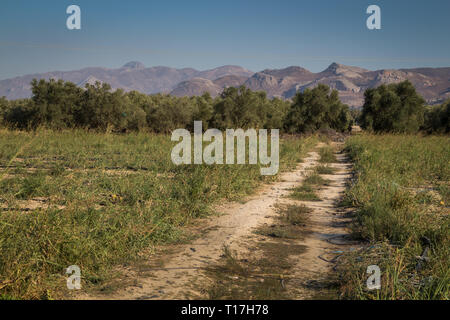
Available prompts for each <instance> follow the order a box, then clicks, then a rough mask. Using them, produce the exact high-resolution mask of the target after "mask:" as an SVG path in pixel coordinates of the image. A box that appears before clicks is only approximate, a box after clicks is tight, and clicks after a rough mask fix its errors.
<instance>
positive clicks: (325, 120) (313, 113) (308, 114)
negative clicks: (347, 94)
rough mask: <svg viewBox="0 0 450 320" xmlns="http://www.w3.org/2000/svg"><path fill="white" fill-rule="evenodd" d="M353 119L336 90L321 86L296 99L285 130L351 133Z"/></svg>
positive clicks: (293, 131) (291, 131)
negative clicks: (329, 130) (331, 130)
mask: <svg viewBox="0 0 450 320" xmlns="http://www.w3.org/2000/svg"><path fill="white" fill-rule="evenodd" d="M352 124H353V119H352V116H351V114H350V110H349V108H348V106H347V105H344V104H343V103H342V102H341V101H340V100H339V95H338V92H337V91H336V90H332V91H331V92H330V87H328V86H327V85H324V84H319V85H318V86H317V87H315V88H314V89H312V90H311V89H306V90H305V91H304V92H299V93H297V95H296V96H295V98H294V104H293V105H292V107H291V109H290V111H289V113H288V114H287V117H286V121H285V124H284V126H285V129H286V131H287V132H290V133H299V132H314V131H316V130H319V129H323V128H331V129H334V130H337V131H341V132H344V131H349V130H350V129H351V126H352Z"/></svg>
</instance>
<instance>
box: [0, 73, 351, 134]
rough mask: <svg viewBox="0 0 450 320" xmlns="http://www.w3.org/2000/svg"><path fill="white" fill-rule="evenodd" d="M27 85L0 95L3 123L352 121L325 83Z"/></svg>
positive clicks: (104, 126)
mask: <svg viewBox="0 0 450 320" xmlns="http://www.w3.org/2000/svg"><path fill="white" fill-rule="evenodd" d="M31 86H32V93H33V95H32V97H31V98H30V99H21V100H14V101H8V100H6V99H5V98H1V99H0V123H1V124H2V125H3V126H5V127H9V128H18V129H34V128H36V127H40V126H44V127H47V128H51V129H66V128H86V129H94V130H100V131H114V132H124V131H131V130H142V129H144V130H149V131H152V132H157V133H168V132H171V131H173V130H175V129H178V128H187V129H192V126H193V123H194V120H201V121H202V122H203V128H208V127H210V128H218V129H221V130H223V129H226V128H244V129H246V128H277V129H281V130H282V131H284V132H289V133H306V132H313V131H316V130H319V129H325V128H329V129H334V130H337V131H348V130H350V129H351V125H352V124H353V118H352V116H351V114H350V111H349V108H348V106H347V105H344V104H342V103H341V102H340V101H339V97H338V93H337V91H335V90H330V88H329V87H328V86H325V85H319V86H318V87H316V88H314V89H312V90H309V89H307V90H305V91H304V92H303V93H298V94H297V95H296V97H295V98H294V102H290V101H286V100H282V99H279V98H272V99H269V98H267V96H266V93H265V92H254V91H251V90H250V89H248V88H246V87H244V86H242V87H239V88H234V87H229V88H226V89H224V91H223V92H222V94H221V95H220V96H218V97H216V98H212V97H211V96H210V95H209V94H208V93H205V94H203V95H202V96H194V97H175V96H171V95H166V94H154V95H146V94H142V93H139V92H137V91H131V92H124V91H123V90H121V89H118V90H114V91H113V90H112V89H111V87H110V86H109V85H108V84H105V83H103V84H101V83H99V82H97V83H96V84H95V85H91V84H87V85H86V87H85V88H79V87H77V86H76V85H75V84H73V83H71V82H64V81H62V80H59V81H55V80H49V81H46V80H40V81H37V80H33V81H32V83H31Z"/></svg>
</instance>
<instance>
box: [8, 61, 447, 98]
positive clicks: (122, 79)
mask: <svg viewBox="0 0 450 320" xmlns="http://www.w3.org/2000/svg"><path fill="white" fill-rule="evenodd" d="M33 78H37V79H50V78H54V79H62V80H65V81H71V82H73V83H76V84H77V85H78V86H80V87H84V86H85V85H86V84H87V83H89V84H94V83H95V82H96V81H99V82H106V83H109V84H110V85H111V86H112V87H113V88H114V89H116V88H123V89H124V90H126V91H130V90H137V91H140V92H143V93H147V94H153V93H158V92H162V93H171V94H174V95H176V96H191V95H201V94H203V93H204V92H209V93H210V94H211V95H212V96H216V95H218V94H220V92H222V90H223V89H224V88H226V87H230V86H231V87H238V86H240V85H245V86H247V87H249V88H250V89H252V90H263V91H266V92H267V95H268V96H269V97H280V98H284V99H289V98H292V97H293V96H294V95H295V94H296V93H297V92H299V91H304V90H305V89H307V88H313V87H315V86H317V85H318V84H319V83H324V84H327V85H329V86H330V87H331V88H333V89H336V90H338V91H339V95H340V98H341V100H342V101H343V102H344V103H347V104H349V105H350V106H361V105H362V104H363V103H364V91H365V90H366V89H367V88H373V87H376V86H379V85H381V84H383V83H396V82H400V81H403V80H409V81H411V82H412V83H413V84H414V86H415V87H416V89H417V91H418V92H419V93H420V94H421V95H422V96H423V97H424V98H425V99H426V100H427V102H428V103H430V104H434V103H440V102H442V101H444V100H445V99H448V98H450V68H416V69H400V70H377V71H370V70H366V69H363V68H359V67H353V66H346V65H342V64H338V63H332V64H331V65H330V66H329V67H328V68H326V69H325V70H324V71H322V72H318V73H313V72H310V71H308V70H306V69H304V68H301V67H297V66H291V67H287V68H283V69H265V70H263V71H260V72H256V73H254V72H252V71H250V70H247V69H245V68H242V67H239V66H222V67H218V68H215V69H210V70H204V71H198V70H195V69H192V68H183V69H175V68H169V67H150V68H147V67H145V65H143V64H142V63H140V62H137V61H132V62H128V63H127V64H125V65H124V66H122V67H121V68H118V69H107V68H100V67H91V68H84V69H81V70H76V71H65V72H63V71H55V72H48V73H42V74H33V75H26V76H22V77H16V78H12V79H6V80H2V81H0V96H6V97H7V98H8V99H18V98H26V97H30V96H31V91H30V82H31V80H32V79H33Z"/></svg>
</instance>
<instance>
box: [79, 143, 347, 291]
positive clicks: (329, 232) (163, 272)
mask: <svg viewBox="0 0 450 320" xmlns="http://www.w3.org/2000/svg"><path fill="white" fill-rule="evenodd" d="M322 145H323V144H319V145H318V146H317V147H321V146H322ZM318 160H319V155H318V153H317V152H310V153H309V154H308V156H307V157H306V158H304V159H303V162H302V163H300V164H298V166H297V168H296V170H295V171H293V172H287V173H283V174H282V175H281V179H280V181H279V182H276V183H274V184H271V185H267V186H264V187H263V188H262V189H261V190H260V191H259V192H257V194H255V195H254V196H252V197H250V199H249V200H248V201H247V202H245V203H229V204H225V205H223V206H221V207H218V208H217V210H218V212H221V213H223V215H220V216H219V217H217V216H216V217H211V218H210V219H209V221H208V230H209V232H207V233H205V234H204V235H202V237H201V238H199V239H197V240H195V241H193V242H192V243H190V244H186V245H180V246H177V248H176V249H175V250H174V251H173V252H172V253H171V254H169V255H168V256H165V257H164V260H163V262H162V263H161V264H162V265H161V266H159V267H155V265H157V264H154V265H153V267H152V268H151V270H147V271H146V272H145V276H142V274H140V275H139V274H134V275H131V276H130V277H138V278H139V282H138V283H137V284H136V285H134V286H128V287H127V288H125V289H121V290H118V291H116V292H115V293H113V294H108V295H106V296H105V295H99V296H95V297H92V296H89V297H86V296H83V297H81V298H89V299H95V298H99V299H105V298H106V299H185V298H189V297H192V296H197V297H198V296H199V294H201V293H200V292H199V290H198V289H199V288H200V287H201V286H204V285H205V283H206V282H207V279H205V277H204V273H203V269H204V268H205V267H207V266H210V265H212V264H214V263H217V261H218V260H219V259H220V257H221V255H222V253H223V247H224V245H227V246H229V247H230V249H232V250H236V251H237V252H240V253H243V254H246V253H247V252H248V250H249V246H248V243H249V241H250V240H251V239H256V238H257V236H256V235H254V233H253V231H254V230H255V228H257V227H258V226H261V225H263V224H270V223H272V222H273V221H274V219H275V217H276V210H275V208H274V206H275V205H276V204H279V203H289V202H290V201H293V200H289V199H288V198H287V197H286V196H287V195H288V194H289V193H290V189H292V188H293V187H296V186H299V185H300V184H301V183H302V180H303V179H304V176H305V173H307V172H308V171H309V170H311V169H312V168H314V167H315V166H316V165H317V164H318ZM338 160H339V163H336V164H333V165H332V166H333V167H335V168H336V169H337V171H336V172H335V173H334V174H333V175H324V177H325V178H327V179H329V180H331V183H330V184H329V186H327V187H325V188H324V189H323V190H321V191H320V193H319V195H320V198H321V199H322V200H321V201H315V202H305V204H306V205H307V206H309V207H311V208H312V209H314V212H313V214H311V222H310V223H309V224H311V226H310V228H311V230H312V233H311V234H309V235H308V236H307V237H306V238H305V239H304V240H302V242H303V243H304V245H305V246H307V247H308V249H307V250H306V252H305V253H304V254H302V255H300V256H298V257H296V259H298V263H297V267H296V268H295V270H294V272H295V276H296V277H298V278H301V279H305V281H302V283H300V284H299V283H297V284H295V282H290V284H289V285H300V286H302V287H304V288H305V289H304V293H303V294H302V295H301V296H300V298H302V297H303V298H308V297H309V296H311V295H312V291H311V290H309V289H308V288H309V287H310V285H309V284H308V281H307V280H311V279H313V280H314V279H318V278H321V277H324V276H326V274H327V272H328V271H329V269H330V268H331V266H332V265H331V264H330V263H328V262H326V261H324V260H322V259H321V258H319V256H320V255H325V254H326V253H327V252H328V251H332V250H336V249H337V248H339V247H342V246H340V245H334V244H332V243H330V242H328V241H327V239H330V238H332V237H336V235H343V234H345V230H344V227H343V226H342V225H341V224H340V223H338V221H337V218H336V217H335V215H337V214H338V210H337V209H336V205H335V202H336V200H338V199H339V198H340V197H341V195H342V192H343V191H344V189H345V182H346V180H347V179H348V178H349V175H350V167H349V165H348V164H347V163H346V162H345V161H346V160H345V157H344V156H343V155H338ZM295 202H296V203H298V201H295ZM130 272H132V271H131V270H130ZM308 290H309V291H311V292H309V291H308Z"/></svg>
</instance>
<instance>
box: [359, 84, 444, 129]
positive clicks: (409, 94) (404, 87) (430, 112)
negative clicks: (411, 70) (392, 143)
mask: <svg viewBox="0 0 450 320" xmlns="http://www.w3.org/2000/svg"><path fill="white" fill-rule="evenodd" d="M364 97H365V99H364V106H363V108H362V111H361V114H360V115H359V117H358V118H357V121H358V122H359V124H360V125H361V127H362V128H363V129H365V130H369V131H374V132H394V133H416V132H418V131H425V132H428V133H441V134H442V133H449V132H450V100H448V101H446V102H444V103H443V104H442V105H438V106H426V105H425V100H424V99H423V98H422V97H421V96H420V95H419V94H418V93H417V92H416V89H415V88H414V86H413V85H412V83H411V82H409V81H404V82H401V83H397V84H389V85H381V86H379V87H378V88H373V89H367V90H366V91H365V93H364Z"/></svg>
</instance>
